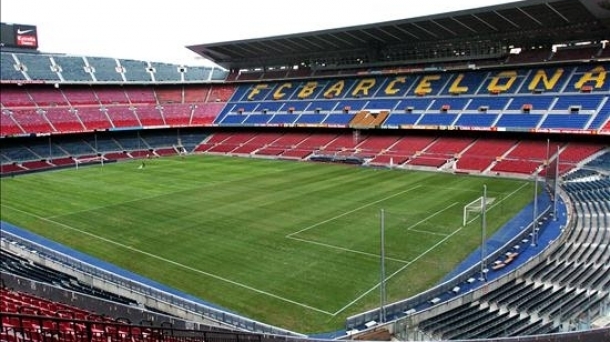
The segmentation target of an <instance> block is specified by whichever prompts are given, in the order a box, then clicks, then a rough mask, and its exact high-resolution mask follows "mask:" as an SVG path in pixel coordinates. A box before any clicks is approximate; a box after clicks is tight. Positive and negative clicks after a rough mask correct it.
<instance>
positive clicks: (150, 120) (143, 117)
mask: <svg viewBox="0 0 610 342" xmlns="http://www.w3.org/2000/svg"><path fill="white" fill-rule="evenodd" d="M134 108H135V113H136V115H137V116H138V118H139V120H140V122H141V123H142V126H163V125H165V121H164V120H163V116H162V115H161V112H159V109H157V107H156V106H153V105H138V106H135V107H134Z"/></svg>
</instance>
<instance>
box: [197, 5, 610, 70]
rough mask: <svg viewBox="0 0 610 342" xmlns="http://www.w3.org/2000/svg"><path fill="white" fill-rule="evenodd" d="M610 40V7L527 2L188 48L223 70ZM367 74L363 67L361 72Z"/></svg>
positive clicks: (491, 51)
mask: <svg viewBox="0 0 610 342" xmlns="http://www.w3.org/2000/svg"><path fill="white" fill-rule="evenodd" d="M609 38H610V0H524V1H515V2H511V3H507V4H503V5H496V6H490V7H482V8H477V9H470V10H462V11H455V12H448V13H443V14H437V15H430V16H423V17H417V18H411V19H401V20H394V21H387V22H380V23H374V24H367V25H359V26H350V27H344V28H337V29H328V30H320V31H312V32H304V33H297V34H289V35H280V36H273V37H265V38H257V39H247V40H238V41H228V42H218V43H209V44H199V45H191V46H187V48H189V49H190V50H192V51H194V52H195V53H197V54H199V55H201V56H203V57H205V58H207V59H209V60H212V61H213V62H215V63H216V64H218V65H220V66H222V67H224V68H226V69H253V68H265V67H277V66H291V65H312V66H314V65H315V64H316V63H319V64H326V63H329V64H330V63H335V64H343V65H350V64H351V65H357V64H365V65H375V64H378V65H379V64H380V63H381V64H383V63H386V64H388V63H390V64H391V63H394V64H396V63H398V62H403V63H404V62H405V61H414V60H415V61H416V60H418V59H420V60H430V59H431V57H433V56H438V57H451V54H455V55H456V56H453V57H454V58H455V57H459V55H461V56H462V59H464V56H473V58H476V56H484V55H487V56H492V55H493V54H499V53H501V52H506V49H507V48H508V47H510V46H516V47H524V48H529V47H532V46H545V47H550V45H552V44H554V43H560V42H571V41H582V40H591V41H600V40H604V39H609ZM363 66H364V65H363Z"/></svg>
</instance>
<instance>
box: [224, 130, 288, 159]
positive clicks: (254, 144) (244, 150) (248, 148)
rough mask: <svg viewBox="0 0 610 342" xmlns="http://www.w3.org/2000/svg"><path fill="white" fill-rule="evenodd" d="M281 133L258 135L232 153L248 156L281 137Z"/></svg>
mask: <svg viewBox="0 0 610 342" xmlns="http://www.w3.org/2000/svg"><path fill="white" fill-rule="evenodd" d="M281 136H282V134H281V133H260V134H257V135H256V136H255V137H253V138H252V139H250V140H249V141H248V142H247V143H244V144H243V145H241V146H239V147H238V148H236V149H235V150H233V153H240V154H250V153H252V152H254V151H256V150H258V149H261V148H264V147H266V146H267V145H269V144H271V143H273V142H274V141H275V140H276V139H278V138H279V137H281Z"/></svg>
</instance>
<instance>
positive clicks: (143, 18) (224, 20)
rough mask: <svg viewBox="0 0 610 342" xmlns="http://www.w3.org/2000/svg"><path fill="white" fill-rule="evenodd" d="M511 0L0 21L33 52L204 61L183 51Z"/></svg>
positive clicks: (245, 5) (186, 6) (181, 8)
mask: <svg viewBox="0 0 610 342" xmlns="http://www.w3.org/2000/svg"><path fill="white" fill-rule="evenodd" d="M508 2H514V1H513V0H510V1H506V0H453V1H450V0H423V1H415V0H377V1H371V0H364V1H354V0H349V1H348V0H335V1H332V0H306V1H303V0H299V1H294V0H284V1H280V0H273V1H272V0H257V1H252V0H250V1H248V0H216V1H201V0H199V1H197V0H172V1H142V0H96V1H93V0H2V1H1V2H0V6H1V8H0V19H1V21H2V22H6V23H17V24H30V25H36V26H37V27H38V41H39V49H40V50H41V51H44V52H59V53H68V54H73V55H87V56H100V57H119V58H130V59H141V60H151V61H158V62H169V63H184V64H189V65H193V64H205V62H204V61H197V60H195V58H196V57H197V56H196V55H195V54H194V53H193V52H191V51H190V50H188V49H187V48H186V47H185V46H187V45H194V44H203V43H212V42H221V41H231V40H239V39H249V38H259V37H266V36H274V35H280V34H288V33H297V32H305V31H315V30H321V29H329V28H337V27H344V26H352V25H360V24H368V23H374V22H380V21H387V20H395V19H405V18H413V17H419V16H423V15H429V14H437V13H443V12H450V11H455V10H461V9H470V8H478V7H484V6H492V5H496V4H500V3H508Z"/></svg>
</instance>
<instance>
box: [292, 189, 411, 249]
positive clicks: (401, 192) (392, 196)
mask: <svg viewBox="0 0 610 342" xmlns="http://www.w3.org/2000/svg"><path fill="white" fill-rule="evenodd" d="M421 187H422V186H421V185H417V186H414V187H412V188H409V189H406V190H403V191H399V192H397V193H395V194H392V195H390V196H387V197H384V198H382V199H378V200H376V201H373V202H370V203H367V204H364V205H361V206H359V207H358V208H355V209H352V210H348V211H346V212H344V213H341V214H339V215H335V216H333V217H331V218H329V219H326V220H324V221H320V222H317V223H314V224H312V225H310V226H308V227H305V228H303V229H301V230H299V231H296V232H293V233H290V234H288V235H286V237H287V238H290V237H292V236H294V235H297V234H300V233H302V232H305V231H308V230H310V229H313V228H316V227H317V226H321V225H323V224H325V223H328V222H331V221H334V220H337V219H340V218H342V217H343V216H347V215H349V214H352V213H355V212H357V211H359V210H362V209H364V208H368V207H370V206H372V205H375V204H377V203H381V202H383V201H386V200H389V199H390V198H394V197H396V196H400V195H402V194H404V193H407V192H409V191H413V190H415V189H418V188H421Z"/></svg>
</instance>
